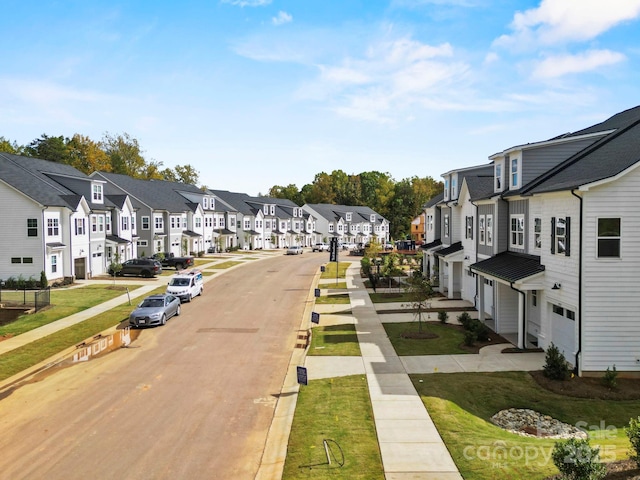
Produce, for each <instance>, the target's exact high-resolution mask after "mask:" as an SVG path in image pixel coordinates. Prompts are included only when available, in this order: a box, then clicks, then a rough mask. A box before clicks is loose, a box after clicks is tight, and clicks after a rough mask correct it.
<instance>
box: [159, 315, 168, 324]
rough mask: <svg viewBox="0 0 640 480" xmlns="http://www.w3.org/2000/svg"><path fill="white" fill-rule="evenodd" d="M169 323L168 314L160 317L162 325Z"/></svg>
mask: <svg viewBox="0 0 640 480" xmlns="http://www.w3.org/2000/svg"><path fill="white" fill-rule="evenodd" d="M166 324H167V316H166V315H164V314H163V315H162V318H161V319H160V325H166Z"/></svg>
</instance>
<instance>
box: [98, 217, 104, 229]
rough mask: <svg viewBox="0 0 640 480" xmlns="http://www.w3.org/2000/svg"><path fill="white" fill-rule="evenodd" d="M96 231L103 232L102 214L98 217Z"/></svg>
mask: <svg viewBox="0 0 640 480" xmlns="http://www.w3.org/2000/svg"><path fill="white" fill-rule="evenodd" d="M98 231H99V232H104V217H103V216H102V215H101V216H99V217H98Z"/></svg>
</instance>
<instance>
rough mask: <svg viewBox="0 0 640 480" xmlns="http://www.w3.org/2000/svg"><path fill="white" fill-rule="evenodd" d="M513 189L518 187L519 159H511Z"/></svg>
mask: <svg viewBox="0 0 640 480" xmlns="http://www.w3.org/2000/svg"><path fill="white" fill-rule="evenodd" d="M511 187H512V188H517V187H518V159H517V158H512V159H511Z"/></svg>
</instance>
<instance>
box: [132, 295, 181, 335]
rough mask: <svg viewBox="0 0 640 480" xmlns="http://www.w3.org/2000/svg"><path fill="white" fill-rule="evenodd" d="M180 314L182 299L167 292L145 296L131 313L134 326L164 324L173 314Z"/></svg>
mask: <svg viewBox="0 0 640 480" xmlns="http://www.w3.org/2000/svg"><path fill="white" fill-rule="evenodd" d="M178 315H180V299H179V298H178V297H176V296H174V295H169V294H166V293H163V294H160V295H151V296H149V297H147V298H145V299H144V300H143V301H142V303H140V304H139V305H138V308H136V309H135V310H134V311H133V312H131V314H130V315H129V325H130V326H132V327H152V326H154V325H164V324H165V323H167V320H169V319H170V318H171V317H173V316H178Z"/></svg>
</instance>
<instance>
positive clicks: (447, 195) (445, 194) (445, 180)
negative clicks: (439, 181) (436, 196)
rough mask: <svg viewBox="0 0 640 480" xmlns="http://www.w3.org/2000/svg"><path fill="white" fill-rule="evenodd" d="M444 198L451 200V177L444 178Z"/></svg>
mask: <svg viewBox="0 0 640 480" xmlns="http://www.w3.org/2000/svg"><path fill="white" fill-rule="evenodd" d="M444 199H445V200H449V179H448V178H445V179H444Z"/></svg>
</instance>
